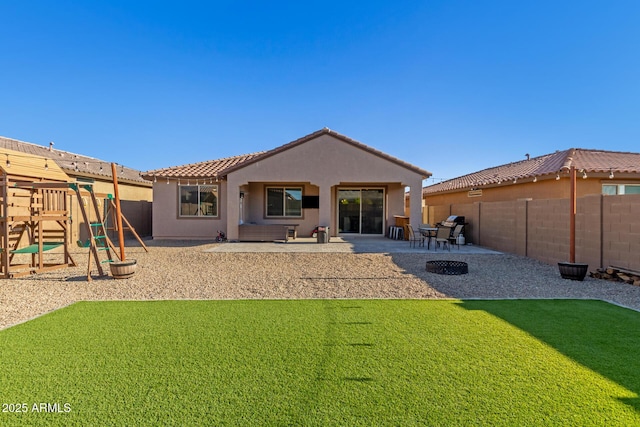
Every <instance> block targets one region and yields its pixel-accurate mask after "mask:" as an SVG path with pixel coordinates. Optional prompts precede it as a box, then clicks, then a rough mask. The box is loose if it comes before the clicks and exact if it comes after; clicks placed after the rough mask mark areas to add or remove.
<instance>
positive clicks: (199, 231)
mask: <svg viewBox="0 0 640 427" xmlns="http://www.w3.org/2000/svg"><path fill="white" fill-rule="evenodd" d="M215 184H217V185H219V186H220V187H219V194H218V203H219V205H218V210H219V212H218V213H219V216H218V217H213V218H204V217H203V218H180V217H179V212H178V200H179V198H178V183H177V181H170V182H169V184H166V183H165V182H161V181H159V182H157V183H154V184H153V200H154V202H153V232H152V233H153V238H154V239H204V240H211V239H213V238H215V237H216V235H217V233H218V230H220V231H223V232H225V233H226V209H225V203H226V187H227V186H226V182H217V183H215Z"/></svg>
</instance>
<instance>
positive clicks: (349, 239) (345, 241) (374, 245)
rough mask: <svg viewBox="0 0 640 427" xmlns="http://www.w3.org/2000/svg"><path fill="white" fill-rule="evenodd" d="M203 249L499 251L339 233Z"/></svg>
mask: <svg viewBox="0 0 640 427" xmlns="http://www.w3.org/2000/svg"><path fill="white" fill-rule="evenodd" d="M206 252H225V253H232V252H238V253H241V252H245V253H246V252H292V253H389V254H443V255H444V254H462V255H464V254H494V255H495V254H499V253H500V252H496V251H493V250H491V249H486V248H483V247H480V246H475V245H460V247H459V248H458V246H456V245H452V246H451V251H449V250H448V249H442V248H438V249H437V250H436V248H435V244H433V243H432V244H431V247H430V249H427V247H426V245H425V246H424V247H422V246H418V245H416V246H415V247H414V246H412V245H409V242H408V241H405V240H393V239H387V238H386V237H379V236H375V237H371V236H340V237H332V238H331V241H330V242H329V243H318V242H317V239H315V238H311V237H298V238H297V239H295V240H293V239H290V240H289V241H288V242H285V241H284V240H281V241H276V242H229V243H224V244H221V245H216V246H215V247H213V248H211V249H207V250H206Z"/></svg>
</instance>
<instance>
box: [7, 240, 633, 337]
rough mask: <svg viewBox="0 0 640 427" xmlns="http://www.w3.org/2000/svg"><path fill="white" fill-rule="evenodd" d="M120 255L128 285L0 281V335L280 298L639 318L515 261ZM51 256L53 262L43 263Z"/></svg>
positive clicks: (587, 287) (74, 278)
mask: <svg viewBox="0 0 640 427" xmlns="http://www.w3.org/2000/svg"><path fill="white" fill-rule="evenodd" d="M149 244H150V247H149V249H150V252H149V253H145V252H144V250H143V249H142V248H140V247H135V246H132V247H128V248H127V257H128V258H129V259H137V260H138V271H137V272H136V274H135V275H134V277H132V278H130V279H127V280H114V279H112V278H111V277H107V278H96V279H94V280H93V281H92V282H87V281H86V262H87V259H88V250H87V249H80V248H75V249H74V250H73V252H72V255H73V257H74V259H75V260H76V262H78V264H79V266H78V267H75V268H69V269H64V270H58V271H56V272H52V273H47V274H40V275H34V276H29V277H26V278H20V279H10V280H0V329H2V328H6V327H8V326H11V325H15V324H18V323H21V322H24V321H26V320H29V319H32V318H34V317H37V316H40V315H42V314H44V313H47V312H49V311H52V310H55V309H58V308H60V307H64V306H66V305H68V304H71V303H73V302H75V301H80V300H166V299H248V298H256V299H262V298H267V299H287V298H483V299H484V298H587V299H602V300H606V301H610V302H613V303H616V304H619V305H622V306H625V307H629V308H633V309H635V310H640V288H639V287H635V286H632V285H627V284H623V283H612V282H607V281H602V280H596V279H590V278H587V279H585V281H584V282H574V281H570V280H564V279H562V278H560V275H559V273H558V271H557V267H555V266H550V265H547V264H543V263H539V262H537V261H535V260H531V259H528V258H522V257H517V256H513V255H503V254H500V255H488V254H464V255H463V254H455V251H452V252H451V253H447V254H446V255H442V254H438V255H433V254H424V253H422V254H418V253H415V254H407V253H398V254H383V253H366V254H348V253H223V252H205V251H206V250H208V249H211V248H212V247H214V246H215V245H214V244H202V243H193V242H157V241H150V242H149ZM49 256H53V255H49ZM443 257H446V259H451V260H461V261H465V262H467V263H468V264H469V274H467V275H461V276H443V275H438V274H432V273H427V272H426V271H425V261H427V260H428V259H443Z"/></svg>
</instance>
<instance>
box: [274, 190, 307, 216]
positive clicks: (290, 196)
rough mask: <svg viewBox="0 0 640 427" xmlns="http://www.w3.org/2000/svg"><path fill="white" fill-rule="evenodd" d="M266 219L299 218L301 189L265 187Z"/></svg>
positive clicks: (300, 212)
mask: <svg viewBox="0 0 640 427" xmlns="http://www.w3.org/2000/svg"><path fill="white" fill-rule="evenodd" d="M267 216H268V217H287V216H288V217H301V216H302V188H282V187H267Z"/></svg>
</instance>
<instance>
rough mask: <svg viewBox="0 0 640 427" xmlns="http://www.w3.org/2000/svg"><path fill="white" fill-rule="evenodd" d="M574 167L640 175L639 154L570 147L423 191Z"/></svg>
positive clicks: (530, 175)
mask: <svg viewBox="0 0 640 427" xmlns="http://www.w3.org/2000/svg"><path fill="white" fill-rule="evenodd" d="M571 166H574V167H575V168H576V169H577V170H580V171H584V172H586V173H587V174H588V173H589V172H591V173H610V172H613V173H614V174H615V173H625V174H640V153H625V152H617V151H605V150H591V149H583V148H570V149H568V150H564V151H556V152H555V153H551V154H545V155H543V156H540V157H534V158H531V159H526V160H521V161H518V162H513V163H508V164H505V165H501V166H496V167H492V168H488V169H484V170H481V171H478V172H473V173H470V174H468V175H463V176H461V177H458V178H453V179H450V180H447V181H443V182H440V183H438V184H434V185H430V186H428V187H425V188H424V189H423V193H424V194H433V193H440V192H445V191H456V190H462V189H468V188H472V187H479V186H483V185H491V184H499V183H501V182H503V181H506V182H508V181H514V180H518V179H526V178H534V177H544V176H547V175H555V174H557V173H559V172H562V171H565V170H568V169H569V168H570V167H571Z"/></svg>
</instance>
